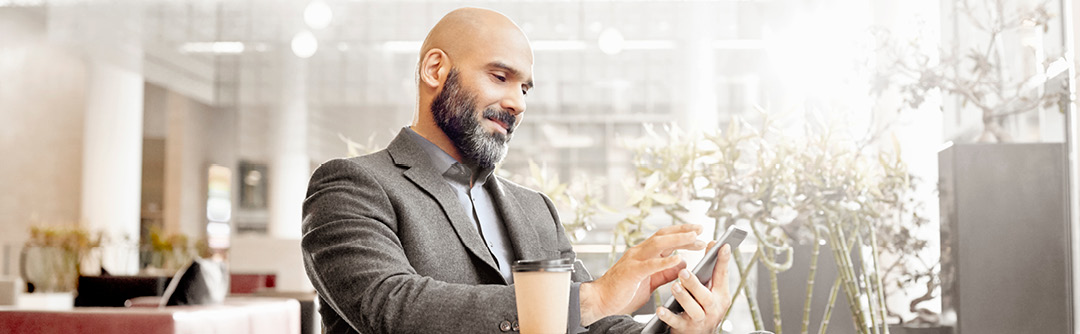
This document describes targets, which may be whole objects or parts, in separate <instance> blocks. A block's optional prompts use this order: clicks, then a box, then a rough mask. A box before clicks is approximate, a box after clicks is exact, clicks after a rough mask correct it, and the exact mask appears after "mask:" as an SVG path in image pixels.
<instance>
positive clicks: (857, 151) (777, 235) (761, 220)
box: [613, 113, 911, 334]
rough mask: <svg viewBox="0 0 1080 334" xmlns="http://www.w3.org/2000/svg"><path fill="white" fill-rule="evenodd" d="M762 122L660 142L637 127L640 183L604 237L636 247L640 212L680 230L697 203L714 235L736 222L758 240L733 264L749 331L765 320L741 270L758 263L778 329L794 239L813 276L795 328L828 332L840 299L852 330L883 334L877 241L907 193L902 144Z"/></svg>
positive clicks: (670, 135) (671, 135) (674, 133)
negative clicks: (826, 280) (823, 290)
mask: <svg viewBox="0 0 1080 334" xmlns="http://www.w3.org/2000/svg"><path fill="white" fill-rule="evenodd" d="M762 115H763V116H762V118H763V119H764V121H763V123H762V125H761V126H760V127H754V126H749V124H748V123H747V122H744V121H741V120H738V119H736V120H734V121H732V122H730V123H729V125H730V126H729V127H728V129H727V130H726V131H724V132H714V133H706V134H703V135H700V136H690V135H686V134H683V133H682V132H680V131H679V130H678V129H677V128H675V127H670V126H669V127H666V128H665V129H666V130H667V134H666V136H661V135H658V134H656V133H655V132H653V131H652V129H651V128H646V133H648V138H647V140H644V141H641V142H639V143H637V146H635V147H633V149H634V152H635V160H634V161H635V167H637V169H636V179H637V180H638V183H637V186H638V188H637V189H636V190H634V191H633V192H631V195H630V196H631V199H630V201H629V204H630V205H631V210H630V212H631V213H629V214H628V215H627V216H626V218H625V219H623V220H622V221H620V222H619V223H618V224H617V225H616V227H615V238H613V240H622V241H623V242H625V243H626V244H627V245H628V246H633V245H635V244H636V243H638V242H640V241H642V240H643V239H644V237H645V236H647V235H648V233H647V231H649V230H651V229H652V227H650V226H647V225H646V224H645V223H644V221H645V218H646V217H648V216H650V215H652V214H653V213H654V212H657V211H663V212H664V213H666V214H667V216H669V217H670V218H671V221H672V223H674V224H679V223H684V222H686V220H687V218H686V215H689V214H693V213H690V212H688V210H687V207H686V205H685V204H686V203H687V202H688V201H704V202H706V203H707V204H708V209H707V212H705V215H706V216H707V217H709V218H710V219H711V220H712V222H713V223H714V224H715V231H716V233H717V234H719V233H720V232H722V231H724V230H725V229H726V228H727V227H728V226H731V225H739V226H743V227H746V228H749V229H750V231H751V234H752V237H751V238H752V239H753V240H754V241H756V244H757V247H756V249H755V250H754V251H753V253H752V254H751V255H750V256H749V258H743V257H742V256H736V257H734V259H735V263H736V265H737V266H738V268H739V276H740V279H741V282H740V284H739V285H738V287H737V290H736V292H735V298H737V297H738V296H739V295H740V294H745V296H747V297H748V298H745V300H746V302H747V303H748V306H749V309H750V312H751V318H752V319H753V322H754V327H755V328H756V329H759V330H760V329H763V328H764V321H763V319H762V318H761V312H760V307H761V305H760V302H759V301H757V300H756V299H755V296H754V295H753V294H752V293H751V286H750V285H748V284H746V278H747V275H749V273H750V272H751V270H752V269H753V268H754V266H755V265H757V264H760V265H762V266H764V267H765V270H766V271H767V272H768V277H769V284H768V287H769V290H770V292H771V293H770V296H771V301H770V304H771V305H772V307H773V312H772V313H773V315H774V317H773V319H772V321H773V330H774V331H775V332H776V333H778V334H779V333H782V332H783V329H784V326H783V325H784V324H782V323H781V321H780V314H781V311H780V308H779V305H780V299H781V298H780V297H781V296H780V295H779V286H778V280H777V276H778V274H780V273H781V272H784V271H786V270H788V269H789V268H791V267H792V266H793V265H794V262H793V256H792V252H793V245H794V244H796V243H803V244H808V245H810V247H811V257H810V263H809V264H807V265H809V269H810V277H811V279H810V280H808V281H807V287H806V296H805V300H806V302H805V304H804V308H803V317H802V323H801V324H797V325H796V326H795V327H796V328H798V332H799V333H811V332H812V330H814V329H816V332H817V333H825V332H826V331H827V329H828V326H829V319H830V316H831V314H832V310H833V305H834V304H835V302H836V300H837V299H836V298H837V297H838V296H839V297H842V298H844V299H845V300H846V301H847V304H848V305H849V306H850V312H851V314H852V316H853V317H852V318H853V319H854V323H853V324H852V325H853V326H854V327H855V328H856V330H857V332H858V333H861V334H879V333H888V326H887V324H886V313H887V311H886V309H885V289H884V287H883V283H882V279H881V277H880V275H879V272H880V271H879V264H878V254H879V251H880V250H879V243H880V242H881V241H880V240H879V239H880V237H881V236H880V235H879V234H880V232H881V231H885V230H886V229H882V228H880V227H881V226H882V225H883V224H890V223H891V222H892V221H894V220H896V219H901V218H903V217H898V216H895V215H892V214H890V213H891V212H894V208H895V207H896V206H897V205H899V204H898V203H900V200H901V199H902V198H905V194H906V193H908V192H910V189H911V187H910V185H909V183H908V182H909V180H908V172H907V169H906V166H905V165H904V163H903V161H901V160H900V159H899V158H898V157H899V145H897V144H896V142H895V140H894V146H893V149H892V151H891V152H884V151H883V152H872V151H871V147H873V146H868V145H864V144H862V143H857V142H856V141H854V140H851V139H849V138H847V137H846V136H843V135H841V134H840V132H837V131H835V130H833V129H831V128H829V127H827V126H824V125H823V124H811V125H808V126H807V127H806V129H805V130H804V132H805V133H806V135H805V136H799V137H796V136H793V135H789V134H786V133H785V132H784V131H781V130H780V129H779V128H778V127H776V125H775V124H774V123H773V121H771V120H770V119H769V117H768V115H766V114H765V113H762ZM655 209H660V210H655ZM889 231H891V230H889ZM715 237H718V236H717V235H714V238H715ZM613 242H615V241H613ZM823 253H824V254H823ZM736 254H738V253H736ZM853 254H857V255H858V258H853V256H852V255H853ZM822 255H825V256H832V257H833V259H834V261H835V262H836V263H837V264H838V265H837V267H838V273H837V274H838V275H837V279H836V280H835V281H834V282H831V283H832V289H831V293H830V296H827V298H828V299H829V303H828V307H827V310H826V312H825V314H824V316H823V318H822V319H821V320H820V321H819V322H818V326H817V327H816V328H811V319H810V313H811V312H810V311H811V310H810V305H811V300H812V298H813V291H814V285H815V284H816V283H817V282H816V281H815V280H814V279H813V277H815V273H816V270H817V261H818V258H819V256H822ZM857 259H862V260H861V261H857ZM800 265H802V264H800ZM789 328H790V327H789Z"/></svg>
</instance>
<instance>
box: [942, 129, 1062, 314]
mask: <svg viewBox="0 0 1080 334" xmlns="http://www.w3.org/2000/svg"><path fill="white" fill-rule="evenodd" d="M1065 152H1066V151H1065V145H1064V144H1059V143H1036V144H957V145H953V146H951V147H949V148H946V149H944V150H942V151H941V152H939V153H938V166H939V177H940V182H939V190H940V196H941V253H942V254H941V261H942V267H941V268H942V272H941V280H942V308H943V311H944V312H945V313H950V312H955V314H956V324H955V326H956V333H957V334H982V333H1071V332H1072V328H1073V326H1072V322H1073V319H1072V314H1071V308H1070V305H1071V304H1072V291H1071V289H1070V285H1071V281H1070V280H1071V278H1070V272H1071V270H1070V254H1071V253H1070V252H1071V251H1070V246H1069V243H1070V241H1069V238H1070V233H1069V223H1068V220H1067V219H1068V218H1067V217H1068V207H1067V203H1066V189H1067V188H1066V184H1067V176H1066V170H1067V165H1066V160H1065Z"/></svg>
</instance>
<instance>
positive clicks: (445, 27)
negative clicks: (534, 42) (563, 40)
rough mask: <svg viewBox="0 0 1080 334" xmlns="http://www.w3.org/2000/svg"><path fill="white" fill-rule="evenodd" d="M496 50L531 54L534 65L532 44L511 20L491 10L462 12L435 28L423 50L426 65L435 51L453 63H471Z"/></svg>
mask: <svg viewBox="0 0 1080 334" xmlns="http://www.w3.org/2000/svg"><path fill="white" fill-rule="evenodd" d="M496 48H499V49H508V50H516V51H519V52H521V53H523V54H527V55H528V56H527V58H528V60H529V65H532V48H531V47H530V46H529V40H528V38H526V37H525V33H524V32H522V31H521V28H519V27H518V26H517V24H514V22H513V21H511V20H510V18H508V17H506V15H503V14H502V13H499V12H496V11H493V10H490V9H483V8H459V9H456V10H454V11H452V12H450V13H448V14H446V16H444V17H443V18H442V20H439V23H436V24H435V26H434V27H432V28H431V32H429V33H428V35H427V38H425V39H424V44H423V46H421V47H420V59H421V61H423V58H424V55H425V54H427V53H428V52H430V51H431V50H432V49H440V50H442V51H443V52H446V54H447V55H449V56H450V57H451V58H453V59H461V60H467V59H466V58H472V57H476V56H484V54H483V53H490V51H491V50H492V49H496ZM478 53H480V54H479V55H478Z"/></svg>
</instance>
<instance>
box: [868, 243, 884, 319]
mask: <svg viewBox="0 0 1080 334" xmlns="http://www.w3.org/2000/svg"><path fill="white" fill-rule="evenodd" d="M870 249H871V251H872V252H873V254H872V256H873V257H874V258H873V260H874V271H873V273H874V283H876V287H875V289H876V290H877V297H878V298H877V300H878V305H879V307H878V311H879V312H880V313H881V327H882V328H884V331H885V334H889V324H888V323H887V322H886V321H885V319H886V318H885V285H884V284H882V282H881V273H880V272H879V271H878V270H879V269H878V248H877V234H876V233H870Z"/></svg>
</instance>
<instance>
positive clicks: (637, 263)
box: [579, 224, 706, 326]
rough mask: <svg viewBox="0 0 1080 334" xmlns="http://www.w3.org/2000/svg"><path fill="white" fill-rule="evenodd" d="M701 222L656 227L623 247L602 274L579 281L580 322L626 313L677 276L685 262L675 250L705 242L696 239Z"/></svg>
mask: <svg viewBox="0 0 1080 334" xmlns="http://www.w3.org/2000/svg"><path fill="white" fill-rule="evenodd" d="M701 231H702V227H701V225H695V224H685V225H674V226H668V227H665V228H662V229H660V230H659V231H656V233H655V234H653V235H652V236H651V237H649V238H648V239H646V240H645V241H644V242H642V243H641V244H638V245H637V246H634V247H631V248H630V249H627V250H626V252H625V253H623V256H622V257H621V258H619V261H617V262H615V265H613V266H611V268H610V269H608V271H607V272H606V273H604V276H601V277H600V278H598V279H596V280H595V281H592V282H588V283H583V284H581V288H580V292H579V293H580V298H581V325H582V326H588V325H589V324H592V323H593V322H595V321H597V320H600V318H603V317H606V316H609V315H616V314H629V313H630V312H633V311H634V310H637V309H638V308H640V307H641V305H644V304H645V302H647V301H649V297H650V296H651V295H652V291H653V290H656V288H657V287H659V286H661V285H664V284H665V283H667V282H671V281H672V280H675V279H676V278H678V274H679V270H681V269H683V268H686V262H685V261H683V260H682V258H680V257H679V256H678V255H675V256H671V254H672V253H673V252H675V250H678V249H687V250H700V249H703V248H705V246H706V243H705V242H704V241H701V240H698V239H697V237H698V235H699V234H701Z"/></svg>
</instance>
